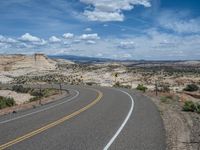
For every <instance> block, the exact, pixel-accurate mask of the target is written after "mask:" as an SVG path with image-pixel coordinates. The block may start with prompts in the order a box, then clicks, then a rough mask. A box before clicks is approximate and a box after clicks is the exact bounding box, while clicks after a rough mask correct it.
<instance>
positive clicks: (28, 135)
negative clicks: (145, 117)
mask: <svg viewBox="0 0 200 150" xmlns="http://www.w3.org/2000/svg"><path fill="white" fill-rule="evenodd" d="M96 91H97V92H98V96H97V97H96V98H95V100H94V101H93V102H92V103H90V104H88V105H87V106H85V107H83V108H81V109H79V110H77V111H75V112H73V113H72V114H70V115H67V116H65V117H63V118H61V119H59V120H57V121H54V122H52V123H50V124H47V125H45V126H43V127H41V128H39V129H37V130H34V131H32V132H30V133H27V134H25V135H23V136H21V137H19V138H16V139H14V140H12V141H10V142H8V143H5V144H3V145H0V150H3V149H5V148H8V147H10V146H12V145H14V144H17V143H19V142H21V141H24V140H26V139H28V138H31V137H33V136H35V135H37V134H39V133H41V132H43V131H45V130H47V129H50V128H52V127H54V126H56V125H58V124H61V123H62V122H64V121H66V120H69V119H70V118H72V117H75V116H77V115H78V114H80V113H82V112H84V111H86V110H87V109H89V108H90V107H92V106H93V105H95V104H96V103H97V102H99V101H100V100H101V98H102V96H103V93H102V92H100V91H98V90H96Z"/></svg>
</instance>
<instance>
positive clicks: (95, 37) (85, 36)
mask: <svg viewBox="0 0 200 150" xmlns="http://www.w3.org/2000/svg"><path fill="white" fill-rule="evenodd" d="M79 38H80V39H81V40H87V41H88V40H99V39H100V37H99V36H98V34H97V33H93V34H83V35H81V36H80V37H79Z"/></svg>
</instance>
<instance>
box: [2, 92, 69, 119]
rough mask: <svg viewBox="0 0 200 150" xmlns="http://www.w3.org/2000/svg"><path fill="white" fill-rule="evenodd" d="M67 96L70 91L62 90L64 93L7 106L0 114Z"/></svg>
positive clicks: (29, 107)
mask: <svg viewBox="0 0 200 150" xmlns="http://www.w3.org/2000/svg"><path fill="white" fill-rule="evenodd" d="M67 96H69V93H68V92H66V91H62V94H60V93H58V94H56V95H52V96H49V97H45V98H42V99H40V100H37V101H33V102H27V103H24V104H19V105H15V106H13V107H7V108H4V109H1V110H0V116H1V115H5V114H9V113H16V112H17V111H20V110H25V109H31V108H35V107H37V106H40V105H45V104H48V103H50V102H53V101H56V100H60V99H62V98H64V97H67Z"/></svg>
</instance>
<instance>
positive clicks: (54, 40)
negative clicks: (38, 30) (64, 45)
mask: <svg viewBox="0 0 200 150" xmlns="http://www.w3.org/2000/svg"><path fill="white" fill-rule="evenodd" d="M49 41H50V42H52V43H57V42H61V39H59V38H57V37H56V36H51V37H50V38H49Z"/></svg>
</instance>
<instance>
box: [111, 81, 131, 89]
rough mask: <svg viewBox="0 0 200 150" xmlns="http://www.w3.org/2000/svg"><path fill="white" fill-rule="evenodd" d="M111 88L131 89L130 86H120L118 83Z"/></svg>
mask: <svg viewBox="0 0 200 150" xmlns="http://www.w3.org/2000/svg"><path fill="white" fill-rule="evenodd" d="M113 87H117V88H126V89H131V86H130V85H122V84H120V83H119V82H116V83H115V84H114V85H113Z"/></svg>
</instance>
